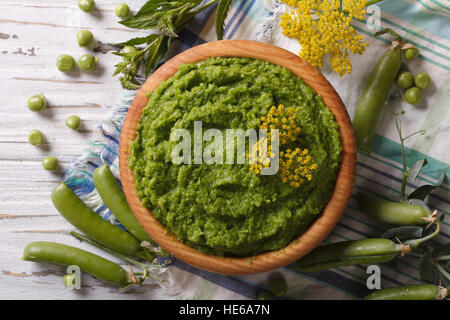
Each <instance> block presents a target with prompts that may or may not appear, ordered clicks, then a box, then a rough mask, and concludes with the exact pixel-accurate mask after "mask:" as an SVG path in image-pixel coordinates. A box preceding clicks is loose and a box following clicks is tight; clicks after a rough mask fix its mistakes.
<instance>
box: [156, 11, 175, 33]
mask: <svg viewBox="0 0 450 320" xmlns="http://www.w3.org/2000/svg"><path fill="white" fill-rule="evenodd" d="M173 17H174V15H173V14H166V15H164V16H163V17H161V19H159V21H158V25H157V28H158V29H159V30H160V31H161V32H162V33H164V34H165V35H166V36H171V37H178V35H177V34H176V32H175V26H174V24H173Z"/></svg>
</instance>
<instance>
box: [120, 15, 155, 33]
mask: <svg viewBox="0 0 450 320" xmlns="http://www.w3.org/2000/svg"><path fill="white" fill-rule="evenodd" d="M163 16H164V12H163V11H156V12H151V13H146V14H141V15H135V16H132V17H130V18H128V19H125V20H122V21H120V22H119V23H120V24H122V25H124V26H126V27H129V28H133V29H152V28H156V26H157V25H158V21H159V20H160V19H161V17H163Z"/></svg>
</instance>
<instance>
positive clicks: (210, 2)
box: [190, 0, 219, 15]
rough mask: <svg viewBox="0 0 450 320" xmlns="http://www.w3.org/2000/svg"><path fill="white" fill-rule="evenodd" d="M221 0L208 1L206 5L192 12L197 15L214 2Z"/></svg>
mask: <svg viewBox="0 0 450 320" xmlns="http://www.w3.org/2000/svg"><path fill="white" fill-rule="evenodd" d="M218 1H219V0H211V1H209V2H207V3H205V4H204V5H202V6H200V7H198V8H197V9H195V10H194V11H191V12H190V13H191V14H192V13H193V14H194V15H196V14H197V13H199V12H202V11H203V10H205V9H206V8H208V7H210V6H212V5H213V4H214V3H216V2H218Z"/></svg>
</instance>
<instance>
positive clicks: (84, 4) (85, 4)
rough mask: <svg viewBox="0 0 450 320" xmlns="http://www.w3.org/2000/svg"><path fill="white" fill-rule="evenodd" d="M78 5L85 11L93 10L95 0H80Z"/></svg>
mask: <svg viewBox="0 0 450 320" xmlns="http://www.w3.org/2000/svg"><path fill="white" fill-rule="evenodd" d="M78 7H79V8H80V9H81V10H83V11H84V12H91V11H92V10H94V7H95V1H94V0H78Z"/></svg>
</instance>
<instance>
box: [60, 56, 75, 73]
mask: <svg viewBox="0 0 450 320" xmlns="http://www.w3.org/2000/svg"><path fill="white" fill-rule="evenodd" d="M75 66H76V63H75V59H74V58H73V57H72V56H69V55H67V54H63V55H60V56H59V57H58V59H56V67H57V68H58V70H59V71H61V72H72V71H73V69H75Z"/></svg>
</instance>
